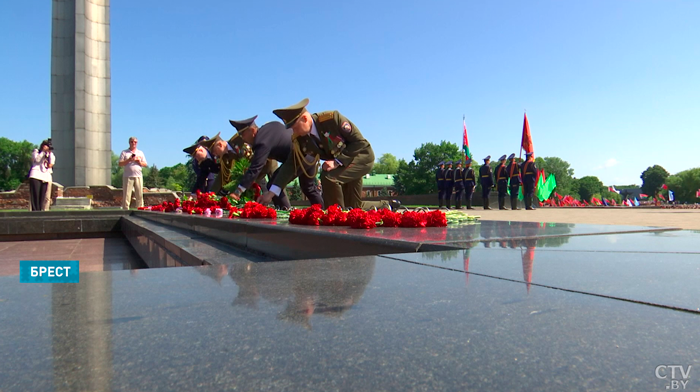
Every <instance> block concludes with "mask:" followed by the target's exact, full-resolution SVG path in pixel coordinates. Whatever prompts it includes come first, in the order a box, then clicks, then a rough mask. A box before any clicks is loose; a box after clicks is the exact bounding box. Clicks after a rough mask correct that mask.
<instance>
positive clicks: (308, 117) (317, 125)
mask: <svg viewBox="0 0 700 392" xmlns="http://www.w3.org/2000/svg"><path fill="white" fill-rule="evenodd" d="M308 104H309V99H308V98H306V99H304V100H302V101H301V102H299V103H297V104H295V105H292V106H289V107H287V108H283V109H276V110H273V111H272V112H273V113H274V114H275V115H276V116H277V117H279V118H280V119H281V120H282V121H283V122H284V125H285V126H286V127H287V128H292V131H293V132H294V133H293V135H292V151H291V154H290V157H289V158H288V159H287V160H286V161H285V163H284V164H282V166H281V167H280V170H279V173H278V174H277V177H276V178H275V180H274V181H273V185H272V186H271V187H270V190H269V191H267V192H265V193H263V194H262V195H261V196H260V198H259V199H258V202H259V203H262V204H267V203H269V202H270V200H271V199H272V197H273V196H275V195H277V194H278V193H279V192H280V190H282V189H284V187H285V186H287V184H288V183H290V182H291V181H292V180H293V179H294V178H295V177H296V175H297V168H301V174H300V176H304V175H305V176H307V177H311V176H314V175H315V174H316V173H309V172H307V170H305V169H304V167H308V166H316V164H317V163H318V162H319V161H321V160H322V161H324V162H323V165H322V166H321V169H322V171H321V175H320V177H321V188H322V190H323V203H324V205H326V206H331V205H333V204H337V205H339V206H341V207H343V208H364V209H367V208H372V207H377V208H391V207H390V203H389V202H388V201H379V202H363V201H362V179H363V177H364V176H365V174H368V173H369V172H370V171H372V166H374V151H373V150H372V146H371V145H370V144H369V142H368V141H367V139H365V138H364V136H362V133H360V130H359V129H358V128H357V126H355V124H353V123H352V122H351V121H350V120H348V119H347V118H346V117H345V116H343V115H342V114H340V113H339V112H338V111H337V110H331V111H326V112H320V113H313V114H312V113H309V112H308V111H307V110H306V105H308Z"/></svg>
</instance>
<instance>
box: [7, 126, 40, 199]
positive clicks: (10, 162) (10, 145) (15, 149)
mask: <svg viewBox="0 0 700 392" xmlns="http://www.w3.org/2000/svg"><path fill="white" fill-rule="evenodd" d="M35 148H37V146H36V145H34V144H32V143H29V142H28V141H26V140H23V141H21V142H15V141H13V140H10V139H8V138H5V137H0V170H2V171H1V172H0V173H2V174H1V175H0V191H12V190H15V189H17V187H19V185H20V184H21V183H22V182H23V181H24V180H25V179H26V178H27V173H29V168H30V167H31V166H32V165H31V162H32V150H34V149H35Z"/></svg>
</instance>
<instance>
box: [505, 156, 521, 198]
mask: <svg viewBox="0 0 700 392" xmlns="http://www.w3.org/2000/svg"><path fill="white" fill-rule="evenodd" d="M508 159H509V160H510V164H508V177H509V178H510V209H511V210H519V209H520V208H518V191H519V190H520V166H518V164H517V163H516V162H515V154H510V156H509V157H508Z"/></svg>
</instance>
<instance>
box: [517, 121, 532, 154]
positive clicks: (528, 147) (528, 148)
mask: <svg viewBox="0 0 700 392" xmlns="http://www.w3.org/2000/svg"><path fill="white" fill-rule="evenodd" d="M520 147H521V148H522V149H523V150H525V152H533V151H535V148H534V147H533V145H532V135H531V134H530V124H529V123H528V122H527V113H525V120H523V138H522V141H521V143H520Z"/></svg>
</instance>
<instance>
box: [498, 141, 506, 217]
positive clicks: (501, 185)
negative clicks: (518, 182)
mask: <svg viewBox="0 0 700 392" xmlns="http://www.w3.org/2000/svg"><path fill="white" fill-rule="evenodd" d="M496 188H497V189H498V209H499V210H507V208H506V196H508V173H507V172H506V156H505V155H503V156H502V157H500V158H498V166H496Z"/></svg>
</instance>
